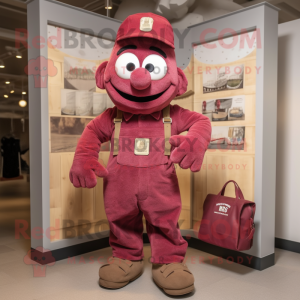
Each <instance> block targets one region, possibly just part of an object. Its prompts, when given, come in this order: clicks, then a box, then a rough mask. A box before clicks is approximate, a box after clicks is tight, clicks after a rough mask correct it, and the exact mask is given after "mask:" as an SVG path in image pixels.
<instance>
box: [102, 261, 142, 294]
mask: <svg viewBox="0 0 300 300" xmlns="http://www.w3.org/2000/svg"><path fill="white" fill-rule="evenodd" d="M143 267H144V261H143V260H139V261H130V260H127V259H121V258H117V257H112V258H110V259H109V263H107V264H105V265H103V266H102V267H101V268H100V269H99V277H100V278H99V284H100V285H101V286H103V287H105V288H109V289H119V288H121V287H123V286H125V285H127V284H128V283H129V282H131V281H133V280H135V279H137V278H138V277H140V276H141V275H142V273H143Z"/></svg>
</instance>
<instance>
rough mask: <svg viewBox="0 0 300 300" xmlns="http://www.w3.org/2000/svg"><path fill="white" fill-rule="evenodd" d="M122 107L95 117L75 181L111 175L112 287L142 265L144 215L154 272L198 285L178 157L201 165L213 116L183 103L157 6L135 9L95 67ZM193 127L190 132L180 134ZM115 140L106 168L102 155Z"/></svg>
mask: <svg viewBox="0 0 300 300" xmlns="http://www.w3.org/2000/svg"><path fill="white" fill-rule="evenodd" d="M96 82H97V86H98V87H99V88H101V89H106V91H107V93H108V95H109V97H110V98H111V100H112V101H113V103H114V104H115V107H113V108H109V109H107V110H106V111H104V112H103V113H102V114H101V115H99V116H98V117H97V118H95V119H94V120H93V121H91V122H90V123H89V124H88V125H87V127H86V129H85V130H84V132H83V134H82V136H81V138H80V140H79V143H78V145H77V148H76V153H75V157H74V162H73V165H72V168H71V171H70V180H71V182H72V183H73V185H74V186H75V187H87V188H93V187H94V186H95V185H96V182H97V180H96V176H99V177H103V178H104V205H105V212H106V215H107V219H108V222H109V225H110V237H109V241H110V245H111V247H112V250H113V258H112V260H111V261H110V263H108V264H106V265H103V266H102V267H101V268H100V270H99V276H100V279H99V282H100V285H101V286H104V287H106V288H120V287H123V286H125V285H126V284H128V283H129V282H131V281H133V280H134V279H136V278H138V277H139V276H140V275H141V274H142V271H143V222H142V217H143V215H144V216H145V219H146V227H147V233H148V236H149V240H150V244H151V252H152V257H151V262H152V263H153V268H152V274H153V279H154V281H155V283H156V284H157V285H158V286H159V287H161V288H162V289H163V290H164V291H165V292H166V293H167V294H170V295H182V294H186V293H189V292H191V291H193V290H194V277H193V275H192V273H191V272H190V271H189V269H188V268H187V267H186V265H184V264H183V263H182V262H183V260H184V256H185V253H186V249H187V242H186V241H185V240H184V239H183V238H182V236H181V234H180V230H179V227H178V224H177V222H178V218H179V215H180V211H181V199H180V193H179V187H178V180H177V176H176V172H175V167H174V163H179V165H180V167H182V168H184V169H187V168H190V169H191V171H192V172H198V171H199V170H200V168H201V164H202V161H203V157H204V154H205V151H206V149H207V146H208V144H209V141H210V134H211V125H210V121H209V119H208V118H207V117H205V116H203V115H201V114H199V113H196V112H191V111H189V110H186V109H183V108H181V107H180V106H178V105H174V106H173V105H170V102H171V101H172V100H173V99H174V97H176V96H179V95H181V94H183V93H184V92H185V91H186V88H187V79H186V77H185V75H184V73H183V72H182V70H181V69H179V68H177V65H176V59H175V52H174V35H173V29H172V27H171V25H170V23H169V22H168V21H167V20H166V19H165V18H163V17H161V16H158V15H155V14H152V13H139V14H135V15H131V16H129V17H128V18H127V19H126V20H125V21H124V22H123V23H122V25H121V26H120V28H119V30H118V33H117V38H116V43H115V45H114V48H113V50H112V53H111V56H110V60H109V62H104V63H102V64H101V65H100V66H99V67H98V69H97V72H96ZM184 131H188V133H187V135H179V134H180V133H182V132H184ZM107 141H111V152H110V156H109V161H108V164H107V169H106V168H105V167H103V166H102V165H101V164H100V163H99V162H98V154H99V150H100V146H101V144H102V143H104V142H107Z"/></svg>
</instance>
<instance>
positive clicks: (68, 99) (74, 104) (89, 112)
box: [60, 89, 114, 116]
mask: <svg viewBox="0 0 300 300" xmlns="http://www.w3.org/2000/svg"><path fill="white" fill-rule="evenodd" d="M60 99H61V114H62V115H71V116H72V115H73V116H98V115H100V114H101V113H103V112H104V111H105V110H106V109H107V108H109V107H113V106H114V104H113V102H112V101H111V100H110V98H109V97H108V95H107V94H104V93H103V94H102V93H92V92H89V91H74V90H70V89H61V98H60Z"/></svg>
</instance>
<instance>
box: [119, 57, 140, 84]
mask: <svg viewBox="0 0 300 300" xmlns="http://www.w3.org/2000/svg"><path fill="white" fill-rule="evenodd" d="M139 67H140V62H139V59H138V58H137V57H136V56H135V55H134V54H132V53H129V52H127V53H124V54H122V55H120V57H119V58H118V59H117V61H116V64H115V70H116V73H117V75H118V76H119V77H121V78H123V79H129V78H130V75H131V72H132V71H133V70H135V69H137V68H139Z"/></svg>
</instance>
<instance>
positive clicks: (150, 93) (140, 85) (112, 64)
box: [95, 37, 187, 114]
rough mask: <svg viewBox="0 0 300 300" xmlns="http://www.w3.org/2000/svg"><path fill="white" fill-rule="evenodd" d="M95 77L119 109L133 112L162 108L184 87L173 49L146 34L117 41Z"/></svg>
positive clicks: (139, 112) (182, 91)
mask: <svg viewBox="0 0 300 300" xmlns="http://www.w3.org/2000/svg"><path fill="white" fill-rule="evenodd" d="M95 77H96V83H97V86H98V87H99V88H101V89H106V91H107V93H108V95H109V97H110V98H111V100H112V101H113V103H114V104H115V105H116V106H117V107H118V108H119V109H120V110H122V111H125V112H130V113H133V114H150V113H153V112H155V111H158V110H161V109H163V108H164V107H166V106H167V105H168V104H169V103H170V102H171V101H172V100H173V98H174V97H176V96H179V95H181V94H183V93H184V92H185V91H186V88H187V80H186V77H185V75H184V73H183V71H182V70H181V69H179V68H177V65H176V59H175V52H174V49H173V48H172V47H170V46H169V45H167V44H166V43H164V42H161V41H159V40H157V39H152V38H149V37H133V38H126V39H123V40H119V41H117V42H116V43H115V46H114V48H113V51H112V53H111V56H110V60H109V61H108V62H107V61H106V62H103V63H102V64H101V65H100V66H99V67H98V69H97V72H96V76H95Z"/></svg>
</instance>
